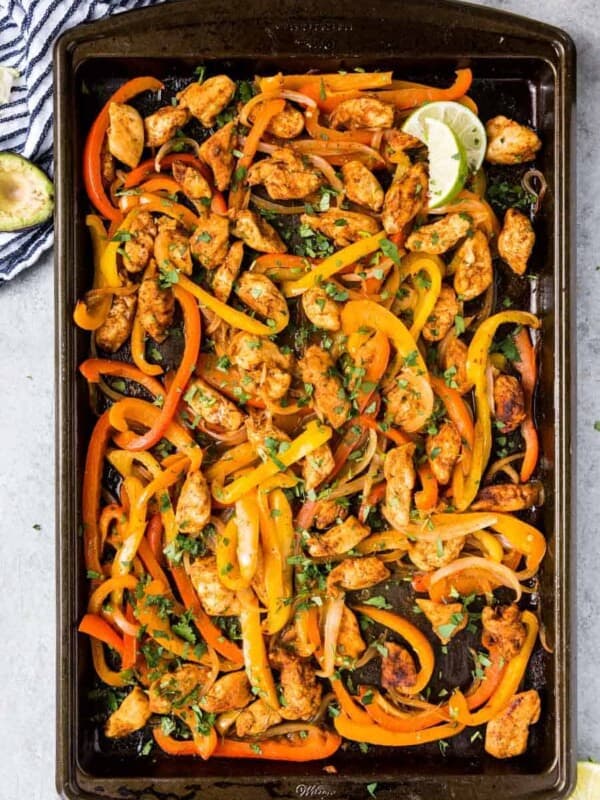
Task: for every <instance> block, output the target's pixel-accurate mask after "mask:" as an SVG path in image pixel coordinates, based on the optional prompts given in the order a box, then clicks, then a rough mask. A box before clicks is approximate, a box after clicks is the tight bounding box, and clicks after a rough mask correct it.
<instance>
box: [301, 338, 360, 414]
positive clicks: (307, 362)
mask: <svg viewBox="0 0 600 800" xmlns="http://www.w3.org/2000/svg"><path fill="white" fill-rule="evenodd" d="M298 366H299V367H300V372H301V374H302V380H303V381H304V383H310V384H311V385H312V386H313V397H314V405H315V408H316V410H317V413H318V414H319V416H320V417H322V418H324V419H325V421H326V422H328V423H330V424H331V425H332V426H333V428H334V429H337V428H340V427H341V426H342V425H343V424H344V422H346V420H347V419H348V417H349V416H350V411H351V409H352V407H351V405H350V401H349V400H348V398H347V396H346V392H345V391H344V387H343V384H342V380H341V378H339V377H338V375H337V374H336V372H335V366H334V363H333V359H332V358H331V356H330V355H329V353H328V352H326V351H325V350H322V349H321V348H320V347H318V346H317V345H311V346H310V347H308V348H307V349H306V352H305V353H304V356H303V357H302V358H301V359H300V361H299V362H298Z"/></svg>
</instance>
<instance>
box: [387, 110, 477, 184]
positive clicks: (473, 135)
mask: <svg viewBox="0 0 600 800" xmlns="http://www.w3.org/2000/svg"><path fill="white" fill-rule="evenodd" d="M427 119H437V120H439V121H440V122H445V123H446V125H449V126H450V127H451V128H452V130H453V131H454V133H455V134H456V136H457V138H458V141H459V142H460V143H461V145H462V146H463V147H464V149H465V151H466V154H467V162H468V165H469V170H470V172H477V170H478V169H479V167H480V166H481V165H482V164H483V157H484V156H485V149H486V145H487V139H486V135H485V128H484V127H483V123H482V122H481V120H480V119H479V117H478V116H477V114H474V113H473V112H472V111H471V110H470V109H468V108H467V107H466V106H463V105H462V103H454V102H452V101H451V100H439V101H436V102H435V103H426V104H425V105H424V106H421V108H418V109H417V110H416V111H413V113H412V114H411V115H410V117H409V118H408V119H407V120H406V122H405V123H404V125H403V126H402V130H403V131H405V132H406V133H410V135H411V136H416V137H417V139H420V140H421V141H422V142H424V143H425V144H427V139H426V137H427V131H426V129H425V120H427Z"/></svg>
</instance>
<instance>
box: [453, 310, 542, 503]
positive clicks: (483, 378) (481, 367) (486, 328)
mask: <svg viewBox="0 0 600 800" xmlns="http://www.w3.org/2000/svg"><path fill="white" fill-rule="evenodd" d="M507 323H512V324H515V325H530V326H531V327H533V328H539V326H540V321H539V319H538V318H537V317H535V316H534V315H533V314H530V313H529V312H527V311H502V312H500V313H499V314H494V316H492V317H488V319H486V320H485V321H484V322H482V323H481V325H480V326H479V328H478V329H477V331H476V332H475V336H474V337H473V339H472V340H471V344H470V345H469V351H468V354H467V377H468V379H469V381H471V382H472V383H473V385H474V388H475V405H476V409H477V417H476V421H475V439H474V443H473V457H472V459H471V464H470V468H469V472H468V474H467V475H466V477H465V485H464V491H463V495H462V497H458V498H456V497H455V498H454V505H455V506H456V508H458V510H459V511H464V510H465V509H466V508H468V507H469V506H470V505H471V503H472V502H473V500H474V499H475V496H476V495H477V492H478V491H479V486H480V483H481V480H482V477H483V471H484V469H485V466H486V464H487V463H488V461H489V457H490V453H491V450H492V417H491V410H490V405H489V400H488V386H487V363H488V357H489V350H490V347H491V344H492V341H493V339H494V334H495V333H496V331H497V330H498V328H499V327H500V325H504V324H507Z"/></svg>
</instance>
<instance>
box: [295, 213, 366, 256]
mask: <svg viewBox="0 0 600 800" xmlns="http://www.w3.org/2000/svg"><path fill="white" fill-rule="evenodd" d="M300 222H301V223H302V224H303V225H309V226H310V227H311V228H312V229H313V230H315V231H320V232H321V233H322V234H324V235H325V236H327V237H328V238H329V239H333V241H334V242H335V244H336V245H337V246H338V247H347V246H348V245H349V244H352V242H357V241H358V240H359V239H363V238H364V237H365V236H371V235H372V234H374V233H377V231H379V230H380V225H379V222H378V221H377V220H376V219H373V217H370V216H369V215H368V214H359V213H358V212H356V211H342V209H340V208H337V209H335V208H331V209H329V211H325V213H324V214H318V215H314V216H313V215H312V214H302V216H301V217H300Z"/></svg>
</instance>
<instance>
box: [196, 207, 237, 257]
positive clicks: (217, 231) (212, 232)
mask: <svg viewBox="0 0 600 800" xmlns="http://www.w3.org/2000/svg"><path fill="white" fill-rule="evenodd" d="M190 244H191V248H192V255H193V256H194V258H197V259H198V261H199V262H200V263H201V264H202V266H203V267H205V268H206V269H216V268H217V267H218V266H219V265H220V264H222V263H223V261H224V260H225V258H226V257H227V252H228V250H229V220H228V219H227V217H222V216H220V215H219V214H214V213H213V212H212V211H211V212H209V213H208V214H206V215H205V216H203V217H200V219H199V222H198V225H197V227H196V230H195V231H194V233H193V235H192V238H191V241H190Z"/></svg>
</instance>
